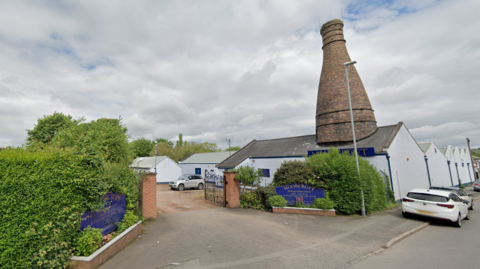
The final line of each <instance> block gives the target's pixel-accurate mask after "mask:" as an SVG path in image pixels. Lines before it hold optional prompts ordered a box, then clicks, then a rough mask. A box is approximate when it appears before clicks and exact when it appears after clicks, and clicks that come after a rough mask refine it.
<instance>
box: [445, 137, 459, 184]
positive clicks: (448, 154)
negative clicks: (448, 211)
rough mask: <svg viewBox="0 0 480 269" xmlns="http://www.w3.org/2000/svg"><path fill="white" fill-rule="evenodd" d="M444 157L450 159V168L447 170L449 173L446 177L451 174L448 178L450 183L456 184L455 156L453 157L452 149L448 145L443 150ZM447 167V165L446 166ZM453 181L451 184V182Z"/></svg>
mask: <svg viewBox="0 0 480 269" xmlns="http://www.w3.org/2000/svg"><path fill="white" fill-rule="evenodd" d="M445 157H446V158H447V161H450V165H449V166H450V170H449V174H448V177H449V178H450V175H451V176H452V177H451V178H450V184H451V185H452V186H458V184H460V183H458V178H457V172H456V170H455V158H453V150H452V147H451V146H450V145H449V146H447V148H446V151H445ZM447 167H448V166H447ZM452 182H453V184H452Z"/></svg>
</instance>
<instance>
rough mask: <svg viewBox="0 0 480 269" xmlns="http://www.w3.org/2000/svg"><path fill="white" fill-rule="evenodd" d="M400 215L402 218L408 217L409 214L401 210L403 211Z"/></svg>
mask: <svg viewBox="0 0 480 269" xmlns="http://www.w3.org/2000/svg"><path fill="white" fill-rule="evenodd" d="M402 216H403V217H404V218H408V217H410V214H408V213H407V212H403V211H402Z"/></svg>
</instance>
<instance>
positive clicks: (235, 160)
mask: <svg viewBox="0 0 480 269" xmlns="http://www.w3.org/2000/svg"><path fill="white" fill-rule="evenodd" d="M337 148H339V149H340V150H342V149H353V142H352V143H351V144H346V145H343V146H341V147H337ZM357 148H359V149H364V148H373V149H372V151H371V152H372V154H370V156H363V158H364V159H366V160H368V161H369V162H370V163H371V164H372V165H373V166H375V167H376V168H377V169H378V170H379V171H381V172H382V174H383V175H385V181H386V183H388V184H389V185H390V188H391V189H392V190H393V191H394V193H395V198H396V199H397V200H398V199H401V198H402V196H403V195H406V194H407V192H408V191H410V190H411V189H413V188H428V187H429V180H428V173H427V168H426V164H425V156H424V153H423V151H422V150H421V149H420V147H419V146H418V144H417V142H416V141H415V139H414V138H413V136H412V135H411V134H410V132H409V131H408V129H407V127H406V126H405V125H404V124H403V122H399V123H398V124H396V125H390V126H382V127H379V128H378V130H377V131H376V132H375V133H374V134H373V135H372V136H370V137H367V138H365V139H362V140H360V141H358V142H357ZM317 150H323V151H325V150H328V147H321V146H318V145H317V143H316V139H315V135H306V136H297V137H288V138H279V139H269V140H259V141H257V140H253V141H252V142H250V143H249V144H248V145H246V146H245V147H243V148H242V149H240V150H239V151H238V152H236V153H235V154H233V155H232V156H231V157H229V158H227V159H226V160H225V161H223V162H221V163H220V164H219V165H218V168H219V169H232V168H235V167H238V166H241V165H247V164H248V165H253V166H254V167H255V168H258V169H262V170H263V171H264V175H265V177H264V178H263V179H264V180H263V182H262V185H268V184H270V183H271V182H272V181H273V177H274V175H275V172H276V171H277V170H278V168H280V165H281V164H282V162H284V161H289V160H302V161H304V160H305V156H307V155H308V152H309V151H317Z"/></svg>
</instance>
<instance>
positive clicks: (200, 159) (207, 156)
mask: <svg viewBox="0 0 480 269" xmlns="http://www.w3.org/2000/svg"><path fill="white" fill-rule="evenodd" d="M235 152H237V151H230V152H228V151H221V152H208V153H195V154H193V155H192V156H190V157H188V158H186V159H185V160H184V161H182V162H181V163H210V164H217V163H220V162H222V161H223V160H225V159H226V158H228V157H230V154H231V155H233V154H235Z"/></svg>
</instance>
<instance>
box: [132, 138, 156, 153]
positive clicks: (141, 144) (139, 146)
mask: <svg viewBox="0 0 480 269" xmlns="http://www.w3.org/2000/svg"><path fill="white" fill-rule="evenodd" d="M129 146H130V149H131V150H132V152H133V154H134V157H147V156H150V153H151V152H152V150H153V149H154V147H155V141H151V140H148V139H145V138H139V139H135V140H133V141H132V142H130V144H129Z"/></svg>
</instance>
